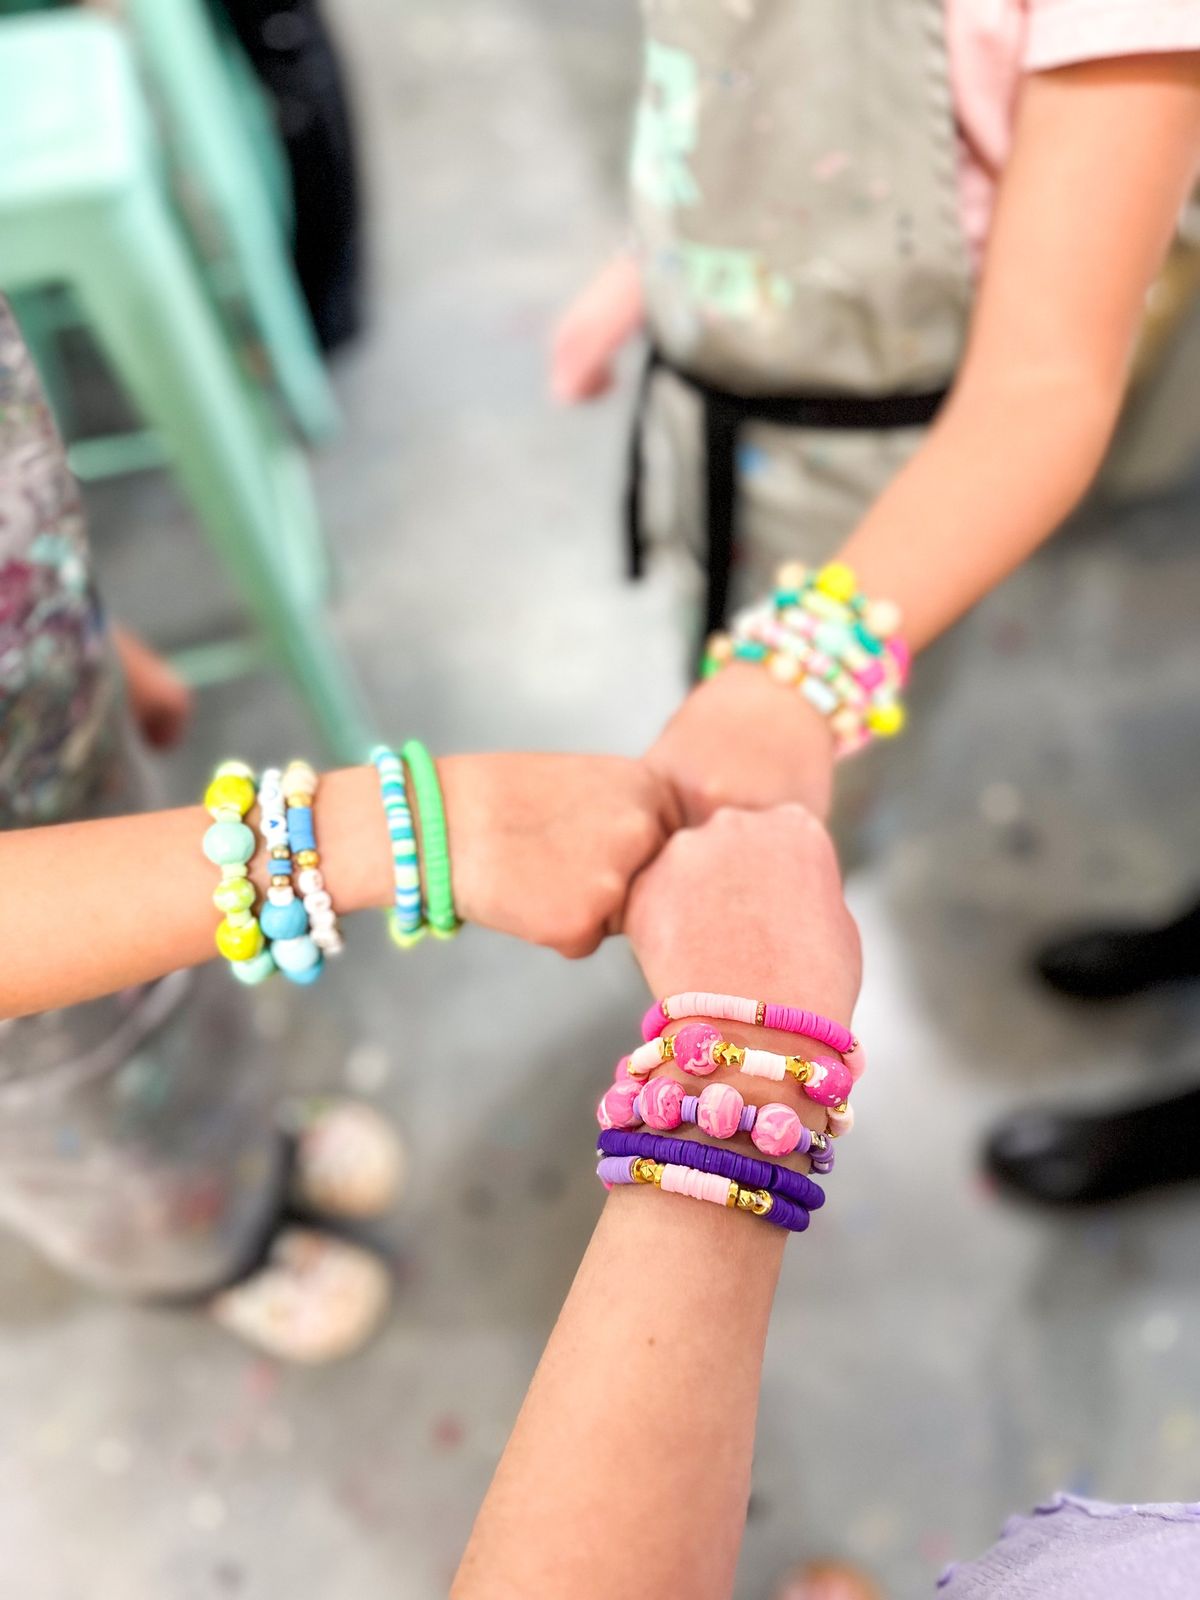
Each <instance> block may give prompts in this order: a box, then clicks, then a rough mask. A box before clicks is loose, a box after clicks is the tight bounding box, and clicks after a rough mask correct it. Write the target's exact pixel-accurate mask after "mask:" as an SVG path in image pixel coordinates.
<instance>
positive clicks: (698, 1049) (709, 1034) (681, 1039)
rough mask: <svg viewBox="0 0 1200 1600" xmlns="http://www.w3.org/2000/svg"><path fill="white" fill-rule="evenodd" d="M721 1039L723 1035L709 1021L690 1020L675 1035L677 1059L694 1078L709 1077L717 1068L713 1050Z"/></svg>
mask: <svg viewBox="0 0 1200 1600" xmlns="http://www.w3.org/2000/svg"><path fill="white" fill-rule="evenodd" d="M720 1040H721V1035H720V1034H719V1033H718V1032H717V1030H716V1029H715V1028H710V1027H709V1025H708V1023H707V1022H689V1023H688V1025H687V1027H686V1028H680V1030H679V1032H678V1033H677V1034H676V1035H675V1060H676V1062H677V1063H678V1065H679V1066H680V1067H681V1068H682V1069H683V1071H684V1072H690V1073H691V1075H692V1077H693V1078H707V1077H708V1075H709V1073H710V1072H715V1071H716V1070H717V1063H716V1062H715V1061H714V1060H713V1053H712V1052H713V1045H715V1044H719V1043H720Z"/></svg>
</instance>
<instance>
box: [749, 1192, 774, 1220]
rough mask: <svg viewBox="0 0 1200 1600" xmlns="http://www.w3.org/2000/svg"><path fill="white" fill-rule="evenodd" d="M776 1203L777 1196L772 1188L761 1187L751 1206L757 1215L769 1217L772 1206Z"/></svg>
mask: <svg viewBox="0 0 1200 1600" xmlns="http://www.w3.org/2000/svg"><path fill="white" fill-rule="evenodd" d="M774 1204H775V1196H774V1195H773V1194H772V1193H771V1191H770V1189H759V1190H758V1191H757V1192H756V1194H755V1197H754V1204H753V1205H752V1206H751V1207H750V1209H751V1211H753V1213H754V1215H755V1216H756V1217H769V1216H770V1214H771V1207H772V1206H773V1205H774Z"/></svg>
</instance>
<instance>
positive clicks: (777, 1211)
mask: <svg viewBox="0 0 1200 1600" xmlns="http://www.w3.org/2000/svg"><path fill="white" fill-rule="evenodd" d="M596 1176H597V1177H598V1178H599V1179H600V1181H601V1183H603V1185H604V1187H605V1188H606V1189H611V1188H613V1186H614V1185H617V1184H625V1183H644V1184H653V1185H654V1187H655V1188H656V1189H662V1190H664V1191H665V1192H666V1193H667V1194H682V1195H687V1196H688V1197H689V1199H692V1200H708V1201H710V1202H711V1203H712V1204H714V1205H718V1206H726V1207H728V1209H729V1210H730V1211H734V1210H737V1211H750V1212H753V1214H754V1215H755V1216H756V1217H762V1218H763V1219H764V1221H766V1222H771V1223H774V1225H775V1226H776V1227H777V1228H786V1229H787V1230H788V1232H789V1233H803V1232H804V1230H805V1228H807V1227H808V1212H807V1211H805V1209H804V1208H803V1206H798V1205H796V1204H795V1203H794V1202H793V1201H791V1200H785V1199H783V1198H782V1196H780V1195H777V1194H773V1193H772V1192H771V1190H770V1189H747V1188H745V1187H743V1186H742V1185H741V1184H739V1183H736V1182H735V1181H734V1180H733V1179H732V1178H722V1177H720V1176H719V1175H718V1174H716V1173H711V1172H698V1171H697V1170H696V1169H695V1168H694V1167H683V1166H676V1165H675V1164H674V1163H672V1162H668V1161H651V1160H649V1159H648V1158H647V1157H645V1156H602V1157H601V1159H600V1162H599V1164H598V1165H597V1167H596Z"/></svg>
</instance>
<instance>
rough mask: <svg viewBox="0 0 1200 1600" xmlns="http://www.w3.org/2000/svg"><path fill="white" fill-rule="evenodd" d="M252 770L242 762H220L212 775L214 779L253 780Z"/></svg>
mask: <svg viewBox="0 0 1200 1600" xmlns="http://www.w3.org/2000/svg"><path fill="white" fill-rule="evenodd" d="M253 776H254V768H253V767H248V766H247V765H246V763H245V762H244V761H222V763H221V765H220V766H219V767H218V768H217V770H216V771H215V772H214V773H213V777H214V778H253Z"/></svg>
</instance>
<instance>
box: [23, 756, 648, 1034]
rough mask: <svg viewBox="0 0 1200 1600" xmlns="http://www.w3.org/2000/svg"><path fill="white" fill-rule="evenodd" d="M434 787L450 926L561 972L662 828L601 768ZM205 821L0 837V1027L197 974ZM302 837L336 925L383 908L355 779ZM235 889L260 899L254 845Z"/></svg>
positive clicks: (363, 781) (106, 824)
mask: <svg viewBox="0 0 1200 1600" xmlns="http://www.w3.org/2000/svg"><path fill="white" fill-rule="evenodd" d="M438 770H439V773H440V775H441V779H442V789H443V794H444V798H445V804H446V817H447V827H448V833H449V840H450V855H451V862H452V866H453V872H454V892H455V899H456V903H457V907H458V911H459V914H460V915H461V916H462V917H463V919H464V920H465V921H468V922H476V923H480V924H481V925H483V926H484V927H489V928H495V929H499V930H500V931H502V932H504V933H510V934H514V935H516V936H517V937H519V938H523V939H528V940H530V941H532V942H533V943H538V944H548V945H552V946H553V947H554V948H555V949H557V950H560V951H561V952H562V953H563V954H564V955H573V956H578V955H586V954H587V953H588V951H590V950H592V949H594V948H595V946H596V945H597V944H598V943H599V941H600V940H601V939H602V938H603V937H604V935H605V934H606V933H609V932H613V931H615V930H616V929H617V928H618V927H619V926H620V922H621V917H622V915H623V912H624V907H625V899H626V895H627V892H628V886H629V883H630V881H631V879H632V878H633V876H634V875H635V874H636V873H637V872H638V870H639V869H640V868H641V867H643V866H644V865H645V864H646V862H648V861H650V860H652V859H653V858H654V856H655V855H656V854H657V853H658V851H659V850H660V849H661V847H662V845H663V843H664V841H665V839H666V838H667V836H668V834H669V833H670V831H671V829H672V828H673V826H674V824H675V821H676V818H675V817H674V815H673V806H672V803H671V799H670V796H669V793H668V791H667V789H666V787H665V785H663V784H660V783H659V782H658V781H657V780H656V779H654V778H653V777H652V776H651V774H650V773H649V772H648V771H647V770H646V769H645V768H644V767H643V766H642V764H641V763H640V762H635V761H626V760H622V759H620V758H618V757H605V756H565V755H562V756H560V755H519V756H508V755H494V756H451V757H448V758H447V759H445V760H442V761H439V763H438ZM248 820H249V821H251V822H252V823H254V822H256V821H257V817H256V814H255V813H253V812H252V813H251V815H250V818H249V819H248ZM209 822H210V818H209V816H208V814H207V812H205V811H204V809H203V808H202V807H200V806H192V807H190V808H188V809H186V810H181V811H162V812H157V813H153V814H149V815H146V816H134V817H116V818H112V819H111V820H107V821H99V822H72V823H65V824H63V825H61V826H58V827H53V828H30V829H23V830H21V831H19V832H15V833H4V834H0V884H2V885H3V892H2V893H0V950H3V952H4V959H3V961H0V1017H14V1016H24V1015H27V1014H28V1013H30V1012H35V1011H47V1010H50V1009H51V1008H52V1007H55V1006H65V1005H74V1004H76V1003H77V1002H79V1001H81V1000H90V999H94V998H95V997H96V996H97V995H102V994H109V993H112V992H113V991H115V990H117V989H124V988H127V987H128V986H130V985H131V984H137V983H147V982H149V981H150V980H151V979H154V978H160V977H162V976H163V975H164V974H165V973H167V972H172V971H174V970H175V969H176V968H178V967H190V966H194V965H196V964H197V963H199V962H202V961H207V960H210V959H212V958H213V957H214V956H215V955H216V949H215V947H214V944H213V934H214V932H215V930H216V926H217V923H218V921H219V920H220V914H219V913H218V912H217V911H215V910H214V909H213V904H212V892H213V889H214V888H215V887H216V884H217V882H218V881H219V876H220V875H219V872H218V869H217V868H216V867H214V866H212V865H211V863H210V862H208V861H207V860H206V859H205V857H204V856H203V854H202V853H201V849H200V841H201V839H202V838H203V835H204V831H205V829H206V828H207V827H208V825H209ZM316 829H317V845H318V848H319V850H320V853H321V871H322V872H323V873H324V876H325V881H326V886H327V888H328V890H329V892H330V894H331V895H332V897H333V903H334V906H335V908H336V909H337V911H338V913H339V915H340V914H345V913H349V912H352V911H359V910H363V909H364V908H366V907H368V906H381V907H382V906H387V905H389V904H390V903H391V898H392V864H391V847H390V842H389V839H388V834H387V827H386V823H385V821H384V813H383V806H382V803H381V800H380V793H379V779H378V776H377V774H376V772H375V769H374V768H373V767H350V768H347V769H345V770H344V771H341V772H331V773H328V774H326V776H325V777H323V778H322V779H321V782H320V787H319V789H318V791H317V801H316ZM252 876H253V877H254V878H255V880H256V881H257V883H258V886H259V888H260V889H262V888H264V887H265V882H266V871H265V859H264V851H263V849H262V847H261V844H260V848H259V851H258V854H257V856H256V857H255V860H254V863H253V866H252Z"/></svg>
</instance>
